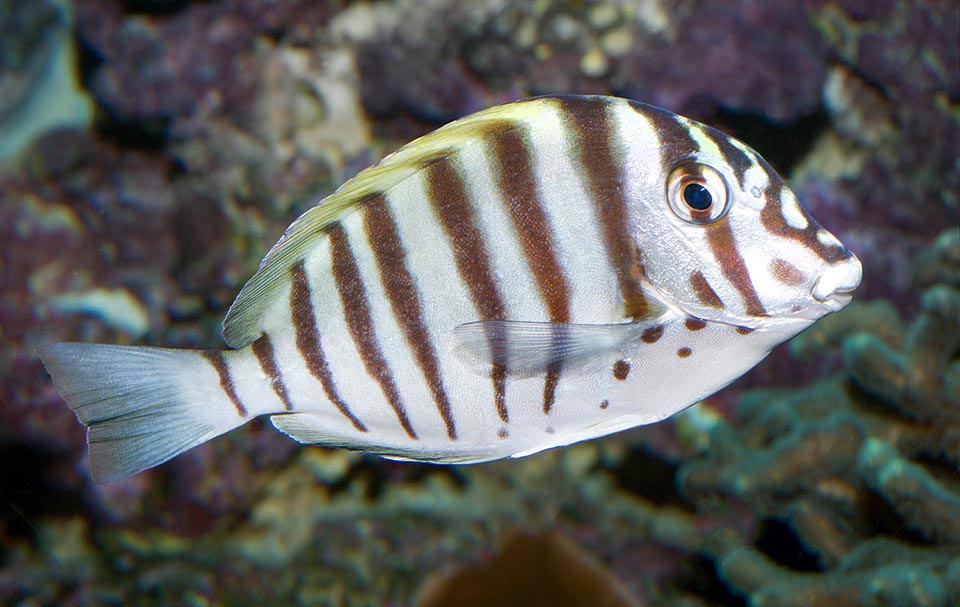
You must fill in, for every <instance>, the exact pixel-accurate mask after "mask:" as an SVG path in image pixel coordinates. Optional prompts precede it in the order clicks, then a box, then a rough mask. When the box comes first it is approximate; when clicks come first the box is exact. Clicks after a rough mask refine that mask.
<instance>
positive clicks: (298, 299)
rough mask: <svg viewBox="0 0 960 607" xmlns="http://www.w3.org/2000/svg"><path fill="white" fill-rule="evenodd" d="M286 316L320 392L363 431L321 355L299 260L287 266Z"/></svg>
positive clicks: (320, 346)
mask: <svg viewBox="0 0 960 607" xmlns="http://www.w3.org/2000/svg"><path fill="white" fill-rule="evenodd" d="M290 318H291V320H292V321H293V328H294V332H295V333H296V338H297V350H299V351H300V356H302V357H303V360H304V362H306V363H307V368H308V369H309V370H310V374H311V375H313V376H314V377H315V378H317V380H318V381H319V382H320V386H321V387H322V388H323V393H324V394H325V395H326V397H327V400H329V401H330V402H331V403H332V404H333V406H334V407H336V408H337V410H338V411H340V413H342V414H343V415H344V417H346V418H347V419H349V420H350V423H351V424H353V427H354V428H356V429H357V430H359V431H360V432H366V431H367V427H366V426H364V425H363V423H361V422H360V420H359V419H357V418H356V416H354V415H353V413H352V412H351V411H350V407H348V406H347V404H346V403H345V402H343V400H341V398H340V395H339V394H338V393H337V387H336V384H334V382H333V375H332V374H331V373H330V366H329V365H328V364H327V359H326V357H324V355H323V348H322V344H321V343H320V331H318V330H317V321H316V318H314V312H313V302H312V300H311V297H310V283H309V282H308V281H307V274H306V272H305V271H304V269H303V262H302V261H299V262H297V263H296V264H294V266H293V267H292V268H290Z"/></svg>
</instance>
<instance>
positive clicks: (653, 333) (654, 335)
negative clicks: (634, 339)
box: [640, 325, 663, 344]
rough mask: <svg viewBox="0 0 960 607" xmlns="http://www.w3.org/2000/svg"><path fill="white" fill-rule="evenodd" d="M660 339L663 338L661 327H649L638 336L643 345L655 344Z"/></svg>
mask: <svg viewBox="0 0 960 607" xmlns="http://www.w3.org/2000/svg"><path fill="white" fill-rule="evenodd" d="M661 337H663V325H657V326H655V327H650V328H649V329H647V330H646V331H644V332H643V333H642V334H641V335H640V339H641V340H643V343H645V344H653V343H656V342H657V340H658V339H660V338H661Z"/></svg>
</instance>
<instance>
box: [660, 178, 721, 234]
mask: <svg viewBox="0 0 960 607" xmlns="http://www.w3.org/2000/svg"><path fill="white" fill-rule="evenodd" d="M667 200H668V201H669V202H670V208H671V209H672V210H673V212H674V213H675V214H676V215H677V217H679V218H680V219H682V220H684V221H688V222H690V223H710V222H712V221H716V220H717V219H720V218H721V217H722V216H723V215H724V213H726V212H727V206H728V201H729V197H728V196H727V182H726V181H725V180H724V178H723V176H722V175H721V174H720V173H719V172H718V171H717V170H716V169H714V168H713V167H710V166H708V165H705V164H698V163H684V164H681V165H680V166H678V167H677V168H675V169H674V170H673V172H672V173H670V178H669V179H668V180H667Z"/></svg>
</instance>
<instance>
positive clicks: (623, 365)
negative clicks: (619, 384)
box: [613, 359, 630, 381]
mask: <svg viewBox="0 0 960 607" xmlns="http://www.w3.org/2000/svg"><path fill="white" fill-rule="evenodd" d="M628 375H630V361H629V360H623V359H621V360H618V361H617V362H615V363H614V364H613V376H614V377H615V378H617V379H618V380H619V381H623V380H625V379H627V376H628Z"/></svg>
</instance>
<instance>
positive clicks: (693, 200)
mask: <svg viewBox="0 0 960 607" xmlns="http://www.w3.org/2000/svg"><path fill="white" fill-rule="evenodd" d="M683 201H684V202H685V203H687V206H689V207H690V208H691V209H696V210H697V211H705V210H707V209H709V208H710V205H711V204H713V196H711V195H710V190H708V189H707V188H705V187H703V186H702V185H700V184H699V183H690V184H687V186H686V187H684V188H683Z"/></svg>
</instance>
